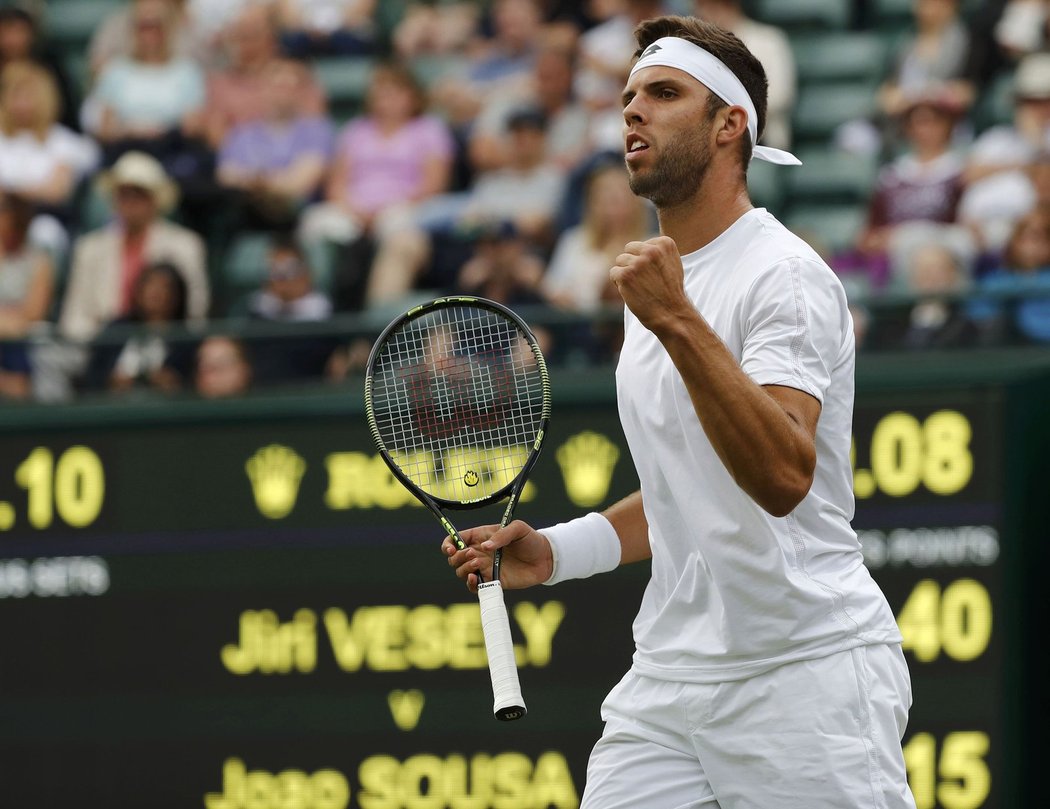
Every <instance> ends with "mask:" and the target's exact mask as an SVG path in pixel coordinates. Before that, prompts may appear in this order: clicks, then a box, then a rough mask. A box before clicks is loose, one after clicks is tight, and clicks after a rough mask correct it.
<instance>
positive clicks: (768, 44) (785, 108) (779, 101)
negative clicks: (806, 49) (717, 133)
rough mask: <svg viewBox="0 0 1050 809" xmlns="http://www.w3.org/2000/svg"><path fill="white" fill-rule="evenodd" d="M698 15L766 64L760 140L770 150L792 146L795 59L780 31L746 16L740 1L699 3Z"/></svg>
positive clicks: (702, 0) (705, 0) (696, 3)
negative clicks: (766, 88)
mask: <svg viewBox="0 0 1050 809" xmlns="http://www.w3.org/2000/svg"><path fill="white" fill-rule="evenodd" d="M693 9H694V13H695V14H696V16H697V17H700V18H701V19H705V20H709V21H710V22H713V23H714V24H715V25H718V26H721V27H722V28H725V29H726V30H727V31H732V32H733V33H734V34H736V35H737V36H738V37H739V38H740V41H741V42H743V43H744V44H745V45H747V48H748V50H750V51H751V53H753V54H754V55H755V57H756V58H757V59H758V61H760V62H761V63H762V67H764V68H765V69H766V75H767V76H768V77H769V105H768V107H767V108H766V128H765V131H764V132H763V133H762V137H761V138H760V139H759V140H760V142H761V143H764V144H766V145H767V146H774V147H776V148H778V149H788V148H790V146H791V113H792V111H793V110H794V105H795V92H796V86H795V56H794V54H793V53H792V52H791V44H790V43H789V42H788V38H787V36H785V35H784V32H783V31H781V30H780V29H779V28H776V27H774V26H772V25H764V24H762V23H760V22H756V21H755V20H752V19H751V18H750V17H748V16H747V15H745V14H744V10H743V8H741V3H740V0H695V1H694V3H693Z"/></svg>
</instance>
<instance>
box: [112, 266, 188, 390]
mask: <svg viewBox="0 0 1050 809" xmlns="http://www.w3.org/2000/svg"><path fill="white" fill-rule="evenodd" d="M185 321H186V282H185V281H184V280H183V278H182V274H181V273H180V272H179V270H178V268H177V267H175V266H174V265H173V264H169V263H167V262H163V261H162V262H157V263H155V264H149V265H147V266H146V267H144V268H143V270H142V273H141V274H140V275H139V277H138V279H137V280H136V281H135V290H134V293H133V297H132V305H131V310H130V312H129V313H128V314H127V315H126V316H124V317H120V318H117V319H116V320H114V321H113V322H112V323H110V324H109V325H108V326H107V327H106V328H105V329H104V330H103V331H102V333H101V335H100V336H99V339H98V343H99V345H97V346H96V348H95V351H94V356H93V357H92V365H93V366H94V371H93V373H92V374H91V376H93V377H94V378H95V379H96V380H97V381H98V382H100V383H101V384H102V385H104V386H106V387H108V388H109V389H110V390H111V391H130V390H134V389H146V390H155V391H158V392H160V393H174V392H175V391H177V390H179V389H180V388H182V386H183V383H184V381H185V380H186V379H187V378H188V377H189V372H190V369H191V366H192V364H193V351H192V349H190V348H189V347H188V346H187V344H186V343H185V342H178V341H173V340H172V339H171V332H172V331H173V330H174V329H175V328H177V327H178V326H180V325H183V324H184V323H185ZM135 326H137V327H139V328H138V330H137V331H136V333H135V334H133V335H132V336H130V337H128V338H127V339H126V340H125V341H124V342H123V343H120V342H118V339H117V338H118V337H119V336H121V335H123V334H125V333H126V332H127V331H128V330H129V329H130V328H131V327H135Z"/></svg>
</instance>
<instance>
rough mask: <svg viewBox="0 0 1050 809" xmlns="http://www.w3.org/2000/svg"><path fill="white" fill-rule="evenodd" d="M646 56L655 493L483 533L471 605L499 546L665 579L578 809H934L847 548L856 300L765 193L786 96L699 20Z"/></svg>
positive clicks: (645, 357) (516, 566)
mask: <svg viewBox="0 0 1050 809" xmlns="http://www.w3.org/2000/svg"><path fill="white" fill-rule="evenodd" d="M635 35H636V38H637V40H638V52H637V54H636V56H637V60H636V62H635V64H634V67H633V69H632V71H631V73H630V77H629V79H628V81H627V85H626V88H625V90H624V93H623V105H624V107H623V115H624V138H625V140H624V146H625V150H626V162H627V168H628V170H629V172H630V178H631V187H632V188H633V190H634V192H635V193H636V194H638V195H640V196H642V197H646V198H648V199H650V200H652V202H653V203H654V204H655V206H656V208H657V212H658V214H659V220H660V231H661V234H662V235H660V236H659V237H657V238H654V239H650V240H649V241H645V242H631V243H629V244H627V245H626V246H625V247H624V251H623V253H622V254H621V255H620V256H619V257H618V259H617V261H616V266H615V267H613V268H612V270H611V276H612V279H613V281H614V282H615V283H616V285H617V287H618V288H619V290H620V294H621V295H622V296H623V299H624V301H625V302H626V304H627V311H626V314H625V340H624V345H623V350H622V353H621V355H620V361H619V366H618V368H617V371H616V383H617V394H618V401H619V411H620V419H621V422H622V425H623V430H624V434H625V436H626V437H627V441H628V444H629V446H630V449H631V455H632V457H633V459H634V463H635V466H636V468H637V471H638V476H639V478H640V480H641V490H640V491H639V492H637V493H635V494H633V495H631V496H630V497H628V498H626V499H625V500H623V501H621V502H620V503H618V504H616V505H614V506H612V507H611V508H609V509H608V510H607V511H605V512H604V513H601V514H599V513H592V514H588V515H587V516H584V517H581V518H579V519H576V520H572V521H571V522H568V523H562V524H560V525H556V526H553V527H551V528H546V529H543V530H541V531H536V530H534V529H533V528H531V527H530V526H528V525H526V524H525V523H523V522H520V521H516V522H513V523H511V524H510V525H509V526H507V527H506V528H505V529H503V530H501V531H497V530H496V527H495V526H488V527H481V528H475V529H473V530H471V531H467V532H464V533H463V539H464V540H465V541H466V542H467V543H468V547H467V549H466V550H463V551H458V552H457V551H456V550H455V548H454V547H453V546H452V545H451V543H450V542H446V544H445V546H444V551H445V553H446V555H447V556H448V557H449V563H450V564H451V565H452V566H453V567H454V568H455V569H456V571H457V574H458V575H459V576H460V577H461V578H463V579H464V580H466V582H467V585H468V587H470V588H471V589H475V588H476V586H477V576H476V572H477V571H478V570H479V569H483V568H486V569H487V567H488V566H489V564H490V561H489V556H490V555H491V552H492V551H493V549H494V548H497V547H503V548H505V552H504V560H503V582H504V586H507V587H527V586H530V585H533V584H538V583H544V584H555V583H558V582H561V581H564V580H566V579H572V578H583V577H587V576H591V575H594V574H597V573H601V572H604V571H608V570H611V569H613V568H615V567H616V566H617V565H620V564H624V563H628V562H634V561H637V560H640V559H645V558H649V557H651V558H652V578H651V580H650V582H649V584H648V587H647V589H646V591H645V596H644V598H643V600H642V605H641V608H640V609H639V612H638V616H637V618H636V619H635V622H634V639H635V645H636V650H635V653H634V659H633V664H632V666H631V669H630V671H629V672H628V673H627V674H626V676H625V677H624V678H623V679H622V680H621V681H620V683H619V684H618V685H617V686H616V687H615V688H614V689H613V690H612V692H611V693H610V694H609V696H608V697H607V698H606V700H605V702H604V704H603V706H602V718H603V719H604V720H605V730H604V733H603V735H602V737H601V739H600V740H599V741H598V743H597V744H596V745H595V747H594V751H593V752H592V754H591V758H590V762H589V764H588V768H587V785H586V789H585V792H584V797H583V807H584V809H620V808H621V807H622V808H623V809H640V808H644V809H692V807H722V809H744V807H747V808H748V809H793V808H797V809H861V808H862V807H863V808H865V809H867V808H868V807H871V809H875V808H876V807H877V808H878V809H899V808H901V807H914V805H915V804H914V800H913V798H912V795H911V792H910V790H909V788H908V783H907V777H906V772H905V767H904V760H903V755H902V753H901V736H902V735H903V733H904V728H905V723H906V721H907V714H908V709H909V707H910V704H911V685H910V681H909V676H908V670H907V666H906V664H905V661H904V657H903V655H902V653H901V647H900V640H901V638H900V635H899V633H898V631H897V627H896V624H895V622H894V618H893V614H892V612H891V611H890V608H889V606H888V604H887V603H886V599H885V597H884V596H883V594H882V592H881V591H880V590H879V588H878V586H877V585H876V584H875V583H874V581H873V580H872V579H871V576H870V575H869V574H868V571H867V569H866V568H865V567H864V564H863V561H862V556H861V549H860V545H859V543H858V541H857V537H856V535H855V534H854V532H853V530H852V528H851V527H850V519H851V517H852V515H853V506H854V502H853V492H852V485H851V484H852V475H851V470H850V459H849V452H850V432H851V423H852V412H853V372H854V340H853V331H852V324H851V322H850V315H849V312H848V310H847V307H846V297H845V294H844V293H843V289H842V286H841V284H840V283H839V281H838V280H837V278H836V277H835V275H834V274H833V273H832V272H831V270H830V269H829V268H828V267H827V265H826V264H825V263H824V262H823V261H822V260H821V259H820V258H819V257H818V256H817V254H816V253H815V252H814V251H813V250H812V249H810V248H809V247H808V246H807V245H806V244H805V243H804V242H803V241H801V240H800V239H798V238H797V237H795V236H794V235H792V234H791V233H790V232H788V231H787V230H786V229H785V228H784V227H783V226H782V225H781V224H780V223H779V222H778V221H777V220H776V219H775V218H774V217H772V216H771V215H770V214H769V213H767V212H766V211H765V210H762V209H755V208H753V207H752V205H751V202H750V200H749V198H748V193H747V184H746V172H747V167H748V164H749V162H750V161H751V160H752V159H759V160H768V161H772V162H774V163H779V164H788V165H790V164H794V163H798V160H797V159H796V158H795V157H794V156H792V155H790V154H789V153H787V152H783V151H779V150H776V149H769V148H765V147H762V146H758V145H756V143H757V140H758V135H759V133H761V131H762V126H763V123H764V116H765V109H766V76H765V72H764V70H763V68H762V65H761V64H760V63H759V62H758V61H757V60H756V59H755V58H754V57H753V56H752V55H751V53H750V52H749V51H748V50H747V49H746V48H745V47H744V45H743V44H742V43H741V42H740V41H739V40H738V39H737V38H736V37H734V36H733V35H732V34H730V33H728V32H726V31H724V30H722V29H720V28H718V27H716V26H713V25H711V24H709V23H705V22H701V21H699V20H696V19H692V18H683V17H662V18H658V19H654V20H650V21H647V22H644V23H642V24H641V25H640V26H638V28H637V29H636V30H635Z"/></svg>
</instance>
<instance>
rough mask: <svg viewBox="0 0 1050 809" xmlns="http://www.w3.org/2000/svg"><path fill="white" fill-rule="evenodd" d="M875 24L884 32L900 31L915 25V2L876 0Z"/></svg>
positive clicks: (909, 0) (911, 0) (908, 0)
mask: <svg viewBox="0 0 1050 809" xmlns="http://www.w3.org/2000/svg"><path fill="white" fill-rule="evenodd" d="M874 6H875V8H874V12H875V24H876V25H877V26H878V27H879V28H881V29H882V30H884V31H900V30H902V29H905V28H911V27H914V25H915V12H914V8H915V0H875V3H874Z"/></svg>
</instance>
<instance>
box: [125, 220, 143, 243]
mask: <svg viewBox="0 0 1050 809" xmlns="http://www.w3.org/2000/svg"><path fill="white" fill-rule="evenodd" d="M148 232H149V223H146V224H143V225H138V224H136V225H128V224H127V223H125V224H124V241H125V242H127V243H128V244H138V243H140V242H142V241H144V240H145V238H146V234H147V233H148Z"/></svg>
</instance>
